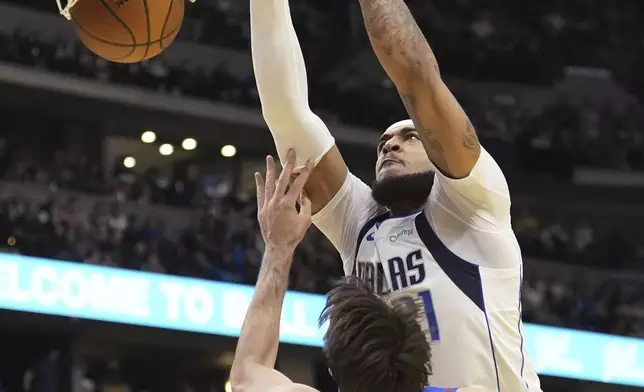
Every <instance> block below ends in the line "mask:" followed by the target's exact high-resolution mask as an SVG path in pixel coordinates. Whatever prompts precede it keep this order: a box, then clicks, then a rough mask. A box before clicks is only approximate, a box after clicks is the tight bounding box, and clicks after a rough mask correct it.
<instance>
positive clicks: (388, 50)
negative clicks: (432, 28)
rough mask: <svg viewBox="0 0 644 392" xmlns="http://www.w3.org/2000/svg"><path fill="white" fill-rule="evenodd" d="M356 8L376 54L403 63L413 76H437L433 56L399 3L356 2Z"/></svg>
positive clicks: (385, 0)
mask: <svg viewBox="0 0 644 392" xmlns="http://www.w3.org/2000/svg"><path fill="white" fill-rule="evenodd" d="M360 7H361V8H362V15H363V18H364V23H365V27H366V29H367V33H368V34H369V38H370V39H371V42H372V45H373V46H374V49H375V50H376V51H377V52H378V51H381V52H382V53H383V54H386V55H387V56H389V57H395V58H397V59H398V61H403V62H404V63H405V64H404V66H405V67H408V68H409V70H411V71H412V72H413V73H414V74H420V75H427V74H428V73H430V72H432V73H435V74H437V75H440V72H439V69H438V63H437V62H436V58H435V57H434V53H433V52H432V50H431V48H430V47H429V44H428V43H427V40H425V36H424V35H423V32H422V31H421V30H420V28H419V27H418V25H417V24H416V21H415V20H414V17H413V16H412V14H411V12H410V11H409V8H407V6H406V5H405V3H404V1H403V0H360ZM428 59H429V60H430V61H428ZM394 82H395V80H394Z"/></svg>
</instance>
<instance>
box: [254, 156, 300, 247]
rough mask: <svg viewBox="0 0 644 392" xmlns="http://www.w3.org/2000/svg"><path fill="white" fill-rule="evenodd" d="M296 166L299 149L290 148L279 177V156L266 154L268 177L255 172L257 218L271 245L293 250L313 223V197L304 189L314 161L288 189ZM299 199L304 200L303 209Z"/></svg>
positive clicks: (266, 240)
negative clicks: (276, 163) (297, 206)
mask: <svg viewBox="0 0 644 392" xmlns="http://www.w3.org/2000/svg"><path fill="white" fill-rule="evenodd" d="M294 166H295V152H294V151H293V150H290V151H289V152H288V158H287V161H286V166H284V169H283V170H282V173H281V174H280V176H279V179H277V180H275V177H276V170H275V160H274V159H273V157H271V156H268V157H266V180H264V179H263V178H262V175H261V174H259V173H255V183H256V185H257V219H258V220H259V226H260V228H261V230H262V237H263V238H264V241H265V242H266V247H267V248H273V249H276V248H277V249H284V250H287V251H289V252H290V251H293V250H295V247H296V246H297V245H298V244H299V243H300V241H302V239H303V238H304V235H305V234H306V230H307V229H308V228H309V226H311V201H310V200H309V198H308V197H307V196H306V194H305V193H304V192H303V189H304V184H306V181H307V180H308V178H309V175H310V174H311V170H312V169H313V161H308V162H307V164H306V166H305V167H304V169H303V170H302V171H301V172H300V173H299V175H298V176H297V178H296V179H295V180H294V181H293V182H292V184H291V187H290V189H289V190H288V192H287V191H286V188H287V187H288V185H289V181H290V179H291V176H292V174H293V167H294ZM296 202H298V203H299V204H300V210H299V212H298V210H297V208H296Z"/></svg>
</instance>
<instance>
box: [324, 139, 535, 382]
mask: <svg viewBox="0 0 644 392" xmlns="http://www.w3.org/2000/svg"><path fill="white" fill-rule="evenodd" d="M504 193H505V194H508V192H507V184H506V183H505V178H504V177H503V175H502V173H501V170H500V169H499V168H498V165H496V162H494V160H493V159H492V157H491V156H490V155H489V154H488V153H487V152H486V151H485V150H483V151H482V153H481V158H480V159H479V162H477V164H476V166H475V168H474V170H473V171H472V174H470V176H469V177H468V178H466V179H463V180H450V179H448V178H446V177H443V176H442V175H440V174H437V175H436V180H435V183H434V187H433V190H432V194H431V195H430V197H429V199H428V202H427V204H426V205H425V207H424V209H422V210H421V211H418V212H416V213H413V214H411V215H408V216H403V217H391V216H390V214H389V213H388V212H387V211H386V210H385V209H383V208H382V207H380V206H378V205H377V204H376V203H375V202H374V201H373V200H372V199H371V193H370V190H369V188H368V187H367V186H366V185H364V184H363V183H362V182H361V181H360V180H358V179H357V178H356V177H354V176H353V175H349V176H348V178H347V181H346V182H345V184H344V186H343V187H342V189H341V190H340V191H339V192H338V194H337V195H336V196H335V197H334V199H333V200H332V201H331V202H330V203H329V204H328V205H327V206H325V208H324V209H323V210H322V211H320V212H319V213H318V214H316V215H315V217H314V223H315V224H316V225H317V226H318V228H319V229H320V230H321V231H322V232H323V233H324V234H325V235H327V237H328V238H329V240H331V242H332V243H333V244H334V245H335V246H336V248H337V249H338V250H339V251H340V254H341V256H342V258H343V261H344V269H345V273H346V274H348V275H357V276H358V277H360V278H361V279H363V280H364V281H366V282H367V283H368V284H370V285H371V286H372V287H373V289H374V291H376V292H377V293H379V294H382V295H387V296H390V297H391V298H393V299H395V300H401V301H409V302H410V303H413V304H414V305H415V306H416V307H417V308H418V311H419V312H418V314H419V318H418V320H419V322H420V324H421V326H422V327H423V328H424V330H425V332H426V334H427V338H428V340H429V341H430V342H431V345H432V370H433V375H432V377H431V379H430V380H428V385H432V386H436V387H443V388H454V387H475V386H476V387H483V388H485V389H487V390H488V391H498V392H517V391H539V390H540V384H539V379H538V377H537V375H536V373H535V371H534V369H533V367H532V364H531V362H530V360H529V359H528V358H527V356H526V352H525V342H524V339H523V336H524V335H523V326H522V322H521V281H522V264H521V253H520V250H519V247H518V244H517V241H516V238H515V236H514V233H513V232H512V229H511V227H510V224H509V219H510V216H509V194H508V196H507V197H506V196H505V195H504ZM506 199H507V202H506ZM506 219H507V222H506Z"/></svg>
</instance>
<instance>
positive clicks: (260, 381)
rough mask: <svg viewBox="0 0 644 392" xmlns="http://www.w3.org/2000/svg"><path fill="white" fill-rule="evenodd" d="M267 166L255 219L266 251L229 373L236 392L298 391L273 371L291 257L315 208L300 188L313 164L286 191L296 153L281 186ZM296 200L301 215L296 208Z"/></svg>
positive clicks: (260, 182) (259, 181)
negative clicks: (282, 389) (256, 218)
mask: <svg viewBox="0 0 644 392" xmlns="http://www.w3.org/2000/svg"><path fill="white" fill-rule="evenodd" d="M266 163H267V165H266V166H267V170H266V181H265V182H264V181H263V179H262V177H261V176H260V175H259V174H256V175H255V179H256V183H257V209H258V213H257V215H258V220H259V223H260V228H261V232H262V237H263V238H264V242H265V243H266V251H265V253H264V257H263V259H262V265H261V268H260V270H259V276H258V277H257V285H256V287H255V293H254V294H253V298H252V300H251V302H250V305H249V307H248V310H247V312H246V318H245V320H244V324H243V326H242V330H241V334H240V336H239V340H238V341H237V350H236V351H235V359H234V361H233V365H232V367H231V369H230V383H231V386H232V388H233V390H234V391H235V392H260V391H268V390H271V388H277V389H275V390H276V391H277V390H281V388H293V387H294V385H293V382H292V381H291V380H289V379H288V377H286V376H284V375H283V374H281V373H280V372H278V371H276V370H275V369H274V367H275V360H276V358H277V348H278V345H279V330H280V319H281V315H282V305H283V303H284V296H285V295H286V289H287V286H288V276H289V271H290V268H291V263H292V259H293V252H294V251H295V247H296V246H297V245H298V244H299V242H300V241H301V240H302V238H304V234H305V233H306V230H307V229H308V228H309V226H310V225H311V204H310V200H309V199H308V198H307V197H306V196H305V195H303V194H302V189H303V187H304V184H305V182H306V180H307V179H308V176H309V173H310V172H311V169H312V164H311V162H307V164H306V166H305V167H304V169H303V170H302V172H301V174H300V176H299V177H298V178H297V179H296V180H295V181H294V182H293V184H292V186H291V187H290V189H288V191H287V187H288V183H289V179H290V177H291V175H292V171H293V168H294V166H295V154H294V153H293V152H292V151H290V152H289V153H288V158H287V162H286V165H285V167H284V170H283V171H282V174H281V175H280V176H279V179H278V180H277V181H276V174H275V172H276V170H275V162H274V161H273V159H272V157H268V158H267V161H266ZM298 200H299V204H300V209H299V211H297V209H296V208H295V203H296V201H298Z"/></svg>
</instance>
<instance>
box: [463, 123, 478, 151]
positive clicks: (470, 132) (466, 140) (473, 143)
mask: <svg viewBox="0 0 644 392" xmlns="http://www.w3.org/2000/svg"><path fill="white" fill-rule="evenodd" d="M465 122H466V123H467V124H466V126H465V132H464V133H463V147H465V148H466V149H468V150H470V151H473V152H475V153H476V156H478V154H479V152H481V144H480V143H479V137H478V136H476V131H475V130H474V125H472V122H471V121H470V119H469V118H467V117H466V118H465Z"/></svg>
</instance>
